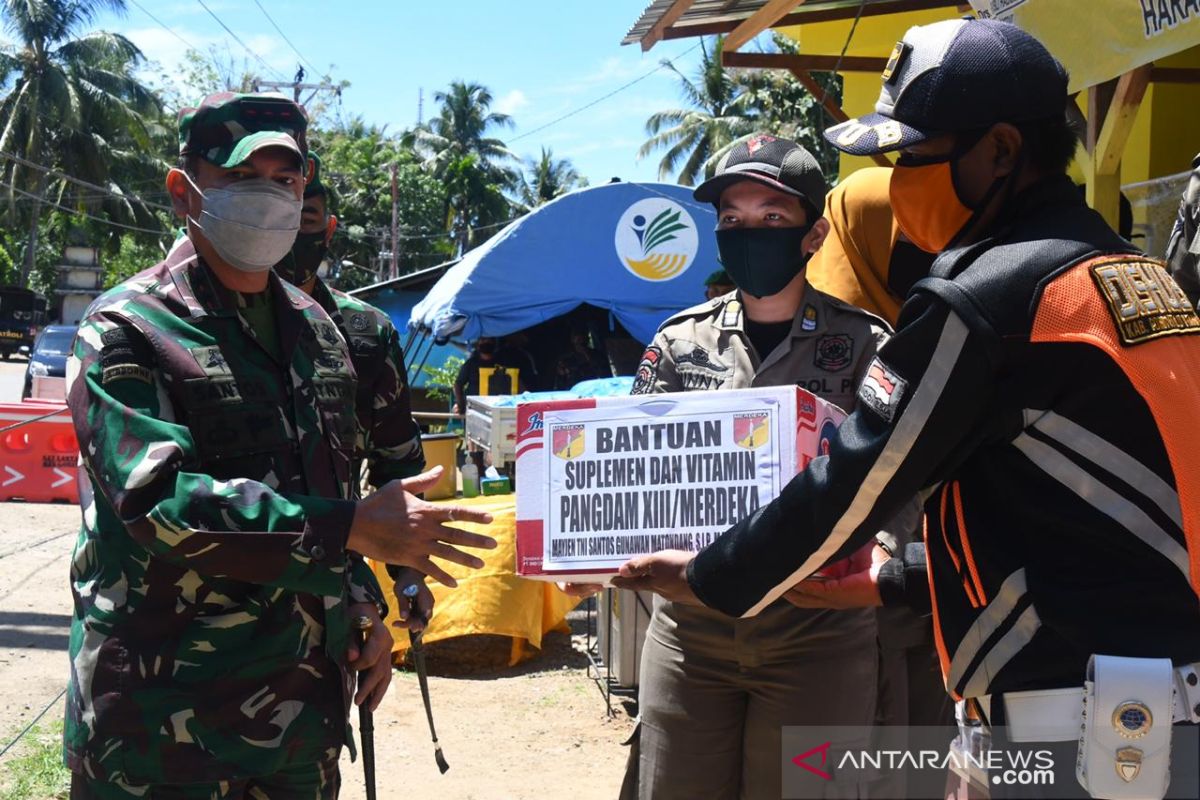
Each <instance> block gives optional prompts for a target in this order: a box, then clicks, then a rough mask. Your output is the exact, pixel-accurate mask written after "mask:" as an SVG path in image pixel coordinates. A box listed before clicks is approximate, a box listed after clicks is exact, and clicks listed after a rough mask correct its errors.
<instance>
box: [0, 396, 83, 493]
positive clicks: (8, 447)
mask: <svg viewBox="0 0 1200 800" xmlns="http://www.w3.org/2000/svg"><path fill="white" fill-rule="evenodd" d="M58 409H61V413H55V412H56V410H58ZM46 414H51V416H49V417H46V418H45V419H40V420H38V421H36V422H27V423H26V424H23V425H20V427H15V428H11V429H10V430H5V431H4V432H3V433H0V501H3V500H24V501H26V502H29V503H52V502H60V503H78V502H79V484H78V481H77V480H76V478H77V476H78V472H79V467H78V464H79V441H78V440H77V439H76V438H75V428H74V425H73V424H72V422H71V412H70V411H68V410H67V409H66V407H65V406H62V405H60V404H57V403H0V428H9V427H10V426H13V425H17V424H18V423H21V422H24V421H26V420H32V419H35V418H37V417H41V416H44V415H46Z"/></svg>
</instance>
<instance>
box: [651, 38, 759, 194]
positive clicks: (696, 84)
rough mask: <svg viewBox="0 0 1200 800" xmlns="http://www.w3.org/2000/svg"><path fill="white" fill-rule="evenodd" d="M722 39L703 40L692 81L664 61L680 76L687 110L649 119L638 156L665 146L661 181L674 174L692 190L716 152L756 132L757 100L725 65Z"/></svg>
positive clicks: (667, 66) (660, 113)
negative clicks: (647, 135) (755, 104)
mask: <svg viewBox="0 0 1200 800" xmlns="http://www.w3.org/2000/svg"><path fill="white" fill-rule="evenodd" d="M724 41H725V40H724V38H723V37H720V36H718V37H716V38H715V39H708V40H704V41H703V42H702V45H701V48H700V53H701V56H700V65H699V67H698V68H697V69H696V73H695V75H694V76H693V77H691V78H689V77H687V76H686V75H684V74H683V73H682V72H680V71H679V70H678V69H677V68H676V67H675V65H674V64H672V63H671V62H670V61H666V60H664V61H663V62H662V63H663V66H665V67H666V68H667V69H669V70H671V72H673V73H675V75H676V77H678V79H679V89H680V92H681V93H682V94H683V98H684V100H685V101H687V107H685V108H672V109H667V110H665V111H658V112H656V113H654V114H651V115H650V118H649V119H647V120H646V133H647V134H649V135H650V138H649V139H647V140H646V141H645V143H643V144H642V146H641V149H639V150H638V158H639V159H641V158H645V157H646V156H649V155H650V154H651V153H654V152H655V151H657V150H661V149H663V148H666V151H667V152H666V153H664V154H663V157H662V160H661V161H659V162H658V174H659V177H661V178H668V177H670V176H671V175H672V174H673V173H674V174H675V176H676V180H677V181H678V182H679V183H681V184H683V185H684V186H692V185H694V184H695V183H696V179H697V178H698V177H700V176H701V175H702V173H703V172H704V169H705V167H706V165H707V164H708V163H709V162H710V161H711V160H712V158H713V156H714V154H716V153H718V152H723V150H724V148H726V147H728V146H729V145H730V144H732V143H733V142H735V141H737V140H738V139H739V138H741V137H743V136H747V135H749V134H751V133H753V132H754V131H755V130H758V126H759V124H760V123H759V111H758V109H757V108H756V107H755V106H754V105H753V103H752V99H753V98H752V97H751V95H750V94H748V93H747V92H746V91H745V88H744V86H743V85H742V84H740V83H739V82H738V81H737V79H736V77H735V75H734V74H733V72H732V71H731V70H727V69H725V67H724V66H722V64H721V48H722V46H723V44H724Z"/></svg>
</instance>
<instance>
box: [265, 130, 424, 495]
mask: <svg viewBox="0 0 1200 800" xmlns="http://www.w3.org/2000/svg"><path fill="white" fill-rule="evenodd" d="M308 163H309V166H310V169H311V172H312V174H311V176H310V178H309V181H308V184H307V185H306V186H305V187H304V198H305V200H306V201H307V200H311V199H313V198H317V197H320V198H323V202H324V205H323V208H324V212H325V214H324V219H323V220H321V230H320V232H317V231H315V230H314V231H312V232H311V233H310V232H306V231H305V230H304V228H305V225H306V224H309V223H305V222H304V221H303V219H304V218H303V217H302V218H301V220H302V221H301V234H300V235H299V236H298V237H297V240H296V244H295V245H293V248H292V249H293V252H292V253H290V254H289V255H288V256H287V257H285V258H284V259H283V260H282V261H281V262H280V263H279V264H277V265H276V266H275V271H276V273H278V274H279V275H281V276H282V277H283V278H284V280H287V281H291V282H292V283H294V284H295V285H296V286H300V287H305V286H308V285H309V283H310V281H311V285H312V290H311V291H310V292H309V294H310V295H311V296H312V298H313V299H314V300H316V301H317V303H319V304H320V306H321V308H323V309H324V310H325V313H326V314H328V315H329V317H330V319H332V320H333V322H334V324H335V325H337V329H338V331H339V332H340V333H341V335H342V338H343V339H345V341H346V344H347V346H348V347H349V348H350V358H351V361H352V362H353V364H354V371H355V373H356V374H357V375H358V394H357V397H356V398H355V407H356V409H357V418H358V436H357V437H356V439H355V446H354V473H355V474H354V485H355V486H356V487H360V488H365V487H364V486H363V482H362V478H363V477H364V476H363V473H364V472H365V473H366V478H367V480H368V481H369V484H370V485H371V486H373V487H374V488H376V489H378V488H379V487H380V486H383V485H384V484H385V483H387V482H388V481H391V480H395V479H397V478H411V477H413V476H414V475H418V474H420V473H421V471H422V470H423V469H424V467H425V454H424V452H423V451H422V449H421V429H420V428H419V427H418V426H417V423H416V421H415V420H413V417H412V401H411V399H410V396H409V389H408V380H407V373H406V370H405V367H404V352H403V351H402V350H401V349H400V334H399V333H398V332H397V331H396V327H395V326H394V325H392V321H391V320H390V319H389V318H388V315H387V314H385V313H383V312H382V311H380V310H379V309H378V308H375V306H372V305H370V304H368V303H364V302H363V301H362V300H359V299H358V298H355V297H351V296H350V295H348V294H346V293H345V292H339V291H337V290H336V289H331V288H330V287H329V286H328V285H326V284H325V282H324V281H322V280H321V279H320V278H319V277H318V276H317V269H318V266H319V262H320V260H321V259H323V258H324V256H325V255H327V250H328V246H329V238H328V237H329V234H328V232H327V226H328V223H329V217H330V211H331V203H332V201H333V198H332V197H331V195H330V189H329V188H328V187H327V186H325V184H324V183H323V182H322V181H321V175H322V163H321V157H320V156H319V155H318V154H317V153H315V152H313V151H311V150H310V151H309V152H308ZM309 207H313V206H310V204H306V208H309ZM313 208H315V207H313ZM305 213H309V212H308V211H306V212H305ZM305 239H309V241H308V242H302V240H305ZM305 248H307V249H305Z"/></svg>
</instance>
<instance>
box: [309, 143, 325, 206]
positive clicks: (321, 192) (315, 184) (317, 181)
mask: <svg viewBox="0 0 1200 800" xmlns="http://www.w3.org/2000/svg"><path fill="white" fill-rule="evenodd" d="M308 162H309V163H310V164H311V165H312V178H311V179H309V181H308V185H307V186H305V187H304V196H305V197H318V196H320V197H324V196H326V195H327V194H328V193H329V192H328V190H326V188H325V184H323V183H321V157H320V156H319V155H317V154H316V153H314V152H313V151H312V150H309V151H308Z"/></svg>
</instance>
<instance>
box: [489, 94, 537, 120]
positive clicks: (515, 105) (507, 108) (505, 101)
mask: <svg viewBox="0 0 1200 800" xmlns="http://www.w3.org/2000/svg"><path fill="white" fill-rule="evenodd" d="M527 105H529V98H528V97H526V96H525V93H524V92H522V91H521V90H520V89H513V90H512V91H511V92H509V93H508V94H506V95H504V96H503V97H501V98H500V99H499V100H497V101H496V103H495V105H494V106H493V108H495V109H496V112H497V113H499V114H515V113H517V112H518V111H520V110H521V109H522V108H524V107H525V106H527Z"/></svg>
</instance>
